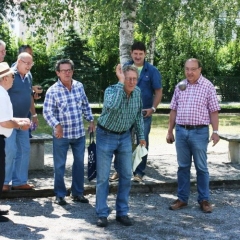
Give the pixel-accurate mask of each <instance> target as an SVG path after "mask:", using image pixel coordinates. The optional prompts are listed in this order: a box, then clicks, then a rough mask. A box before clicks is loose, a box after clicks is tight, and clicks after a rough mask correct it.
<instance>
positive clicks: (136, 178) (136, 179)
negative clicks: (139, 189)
mask: <svg viewBox="0 0 240 240" xmlns="http://www.w3.org/2000/svg"><path fill="white" fill-rule="evenodd" d="M133 181H134V182H139V183H140V182H142V181H143V177H142V176H140V175H138V174H136V175H135V176H134V178H133Z"/></svg>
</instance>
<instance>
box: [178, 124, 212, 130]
mask: <svg viewBox="0 0 240 240" xmlns="http://www.w3.org/2000/svg"><path fill="white" fill-rule="evenodd" d="M178 126H180V127H183V128H185V129H187V130H191V129H197V128H203V127H208V125H180V124H178Z"/></svg>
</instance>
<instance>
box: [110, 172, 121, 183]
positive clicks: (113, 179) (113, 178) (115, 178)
mask: <svg viewBox="0 0 240 240" xmlns="http://www.w3.org/2000/svg"><path fill="white" fill-rule="evenodd" d="M118 179H119V175H118V173H117V172H114V173H113V175H112V176H111V177H110V178H109V181H110V182H115V181H118Z"/></svg>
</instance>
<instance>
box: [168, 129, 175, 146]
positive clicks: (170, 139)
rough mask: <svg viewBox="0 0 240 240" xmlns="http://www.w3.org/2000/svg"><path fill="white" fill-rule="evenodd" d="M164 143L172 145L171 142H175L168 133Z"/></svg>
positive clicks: (172, 136) (170, 133) (171, 134)
mask: <svg viewBox="0 0 240 240" xmlns="http://www.w3.org/2000/svg"><path fill="white" fill-rule="evenodd" d="M166 141H167V143H170V144H172V143H173V142H175V138H174V135H173V133H172V132H168V134H167V136H166Z"/></svg>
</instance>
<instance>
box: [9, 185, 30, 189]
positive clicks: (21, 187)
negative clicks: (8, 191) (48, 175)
mask: <svg viewBox="0 0 240 240" xmlns="http://www.w3.org/2000/svg"><path fill="white" fill-rule="evenodd" d="M33 188H34V186H33V185H29V184H24V185H21V186H13V187H12V190H33Z"/></svg>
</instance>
